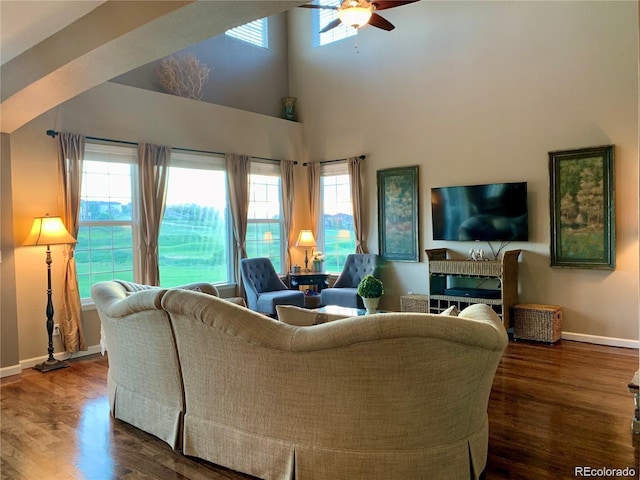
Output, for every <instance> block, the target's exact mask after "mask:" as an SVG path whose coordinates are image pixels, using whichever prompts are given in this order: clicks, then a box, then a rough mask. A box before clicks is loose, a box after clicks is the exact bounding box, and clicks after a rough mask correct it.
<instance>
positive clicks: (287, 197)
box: [280, 160, 296, 272]
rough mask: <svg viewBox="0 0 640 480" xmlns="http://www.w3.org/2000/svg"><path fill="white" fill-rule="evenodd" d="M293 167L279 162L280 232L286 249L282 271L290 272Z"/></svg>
mask: <svg viewBox="0 0 640 480" xmlns="http://www.w3.org/2000/svg"><path fill="white" fill-rule="evenodd" d="M293 165H294V162H292V161H290V160H282V161H281V162H280V177H281V178H282V232H283V234H284V235H285V238H283V243H284V245H285V246H286V248H287V251H286V253H285V258H284V265H283V266H284V271H285V272H290V271H291V248H292V247H293V245H294V242H295V240H296V238H295V232H294V231H293V230H292V229H293V194H294V192H293Z"/></svg>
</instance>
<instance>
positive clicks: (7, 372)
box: [0, 364, 22, 378]
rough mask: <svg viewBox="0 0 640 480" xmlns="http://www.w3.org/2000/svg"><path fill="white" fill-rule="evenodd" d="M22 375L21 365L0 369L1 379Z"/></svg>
mask: <svg viewBox="0 0 640 480" xmlns="http://www.w3.org/2000/svg"><path fill="white" fill-rule="evenodd" d="M21 373H22V367H21V366H20V365H19V364H18V365H12V366H10V367H4V368H0V378H4V377H10V376H12V375H20V374H21Z"/></svg>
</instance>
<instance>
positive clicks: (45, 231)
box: [22, 215, 76, 245]
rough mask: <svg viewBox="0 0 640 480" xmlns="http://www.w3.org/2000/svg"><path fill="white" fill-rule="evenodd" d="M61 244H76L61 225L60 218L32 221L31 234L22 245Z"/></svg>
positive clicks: (43, 218) (44, 218) (41, 218)
mask: <svg viewBox="0 0 640 480" xmlns="http://www.w3.org/2000/svg"><path fill="white" fill-rule="evenodd" d="M63 243H76V239H75V238H73V237H72V236H71V235H70V234H69V232H67V229H66V228H65V226H64V223H62V219H61V218H60V217H50V216H48V215H47V216H45V217H36V218H34V219H33V225H32V226H31V232H30V233H29V235H28V236H27V238H26V239H25V241H24V242H22V244H23V245H60V244H63Z"/></svg>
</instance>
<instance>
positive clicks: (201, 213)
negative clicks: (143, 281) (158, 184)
mask: <svg viewBox="0 0 640 480" xmlns="http://www.w3.org/2000/svg"><path fill="white" fill-rule="evenodd" d="M227 232H228V229H227V182H226V175H225V173H224V171H221V170H205V169H200V168H181V167H171V168H170V170H169V185H168V189H167V203H166V208H165V212H164V217H163V218H162V225H161V228H160V238H159V242H158V245H159V247H158V252H159V262H160V281H161V283H162V286H164V287H175V286H177V285H182V284H185V283H191V282H198V281H202V282H211V283H219V282H228V281H231V279H230V278H229V274H228V272H229V268H228V266H229V264H230V260H229V245H228V233H227Z"/></svg>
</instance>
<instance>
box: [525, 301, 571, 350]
mask: <svg viewBox="0 0 640 480" xmlns="http://www.w3.org/2000/svg"><path fill="white" fill-rule="evenodd" d="M561 335H562V309H561V308H560V307H559V306H557V305H538V304H531V303H521V304H519V305H514V306H513V338H514V339H516V340H534V341H537V342H546V343H555V342H557V341H558V340H560V337H561Z"/></svg>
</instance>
